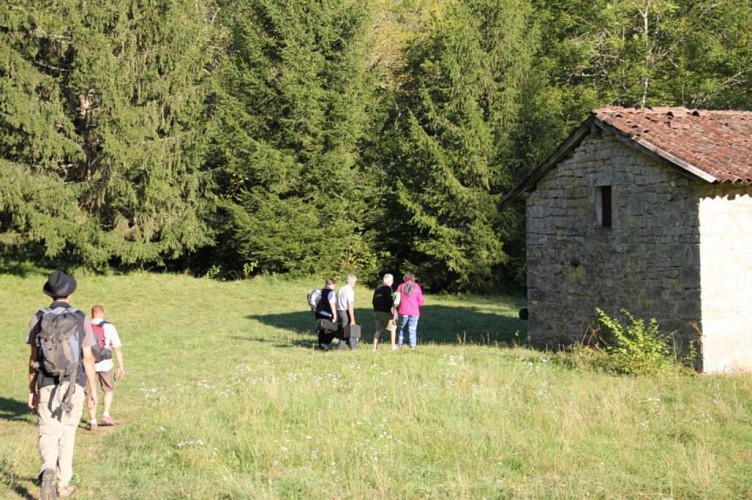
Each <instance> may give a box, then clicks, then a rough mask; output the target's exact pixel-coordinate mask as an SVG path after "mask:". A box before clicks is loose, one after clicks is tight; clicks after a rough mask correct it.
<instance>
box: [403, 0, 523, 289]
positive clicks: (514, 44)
mask: <svg viewBox="0 0 752 500" xmlns="http://www.w3.org/2000/svg"><path fill="white" fill-rule="evenodd" d="M529 14H530V9H529V5H528V4H527V3H526V2H525V1H523V0H472V1H468V2H457V3H456V4H454V5H453V8H452V9H451V10H449V12H448V13H447V16H446V17H444V18H440V19H437V22H436V25H435V26H434V27H433V29H432V30H431V31H430V32H429V33H428V34H427V35H426V36H425V37H424V38H418V39H416V40H415V41H414V43H412V44H411V45H410V46H409V47H408V49H407V61H408V63H407V66H406V74H405V76H404V82H403V85H402V86H401V88H400V89H399V91H398V96H397V102H398V106H399V108H398V110H397V114H396V115H395V117H394V122H393V128H392V129H391V134H392V136H391V140H393V141H395V143H396V144H398V146H397V147H396V148H395V149H394V150H393V156H392V157H391V159H390V161H391V163H390V165H389V167H388V168H389V172H390V174H391V175H392V176H393V177H394V178H395V179H396V202H395V203H393V204H390V206H389V208H388V211H389V213H390V217H389V221H390V222H389V223H390V224H391V225H392V231H393V232H392V235H393V240H392V241H395V245H396V246H395V250H394V252H395V255H396V257H397V258H396V260H397V261H398V262H402V267H408V266H413V267H415V268H417V269H418V271H419V273H420V274H421V276H422V279H423V280H424V282H426V283H427V284H429V286H433V287H437V288H443V287H452V288H454V289H480V288H482V287H483V286H484V285H487V284H488V283H489V281H492V280H493V279H494V278H493V276H494V273H493V270H494V268H495V266H497V265H498V264H500V263H501V262H503V261H504V259H505V254H504V252H503V249H502V242H503V239H504V237H505V235H504V233H503V232H502V229H503V228H504V227H505V221H504V218H505V215H504V214H502V213H500V212H499V210H498V206H497V203H498V194H499V193H500V192H502V191H503V188H504V186H506V185H508V181H509V172H508V165H507V162H508V160H509V158H508V157H509V154H510V151H511V138H512V133H513V131H514V129H515V126H516V119H517V114H518V110H519V105H520V104H519V92H520V88H521V85H522V82H523V80H524V78H525V74H526V71H525V70H526V68H527V66H528V65H529V64H530V60H531V55H530V51H529V46H530V43H531V41H530V39H529V38H530V36H531V33H532V31H531V30H530V26H529V22H528V20H527V18H528V16H529Z"/></svg>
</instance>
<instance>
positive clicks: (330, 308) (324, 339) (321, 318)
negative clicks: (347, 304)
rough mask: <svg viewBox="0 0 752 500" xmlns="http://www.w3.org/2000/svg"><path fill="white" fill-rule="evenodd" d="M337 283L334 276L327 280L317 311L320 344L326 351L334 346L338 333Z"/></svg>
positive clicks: (317, 330)
mask: <svg viewBox="0 0 752 500" xmlns="http://www.w3.org/2000/svg"><path fill="white" fill-rule="evenodd" d="M336 284H337V282H336V281H335V280H334V278H328V279H327V280H326V284H325V286H324V288H322V289H321V299H320V300H319V301H318V304H317V305H316V311H315V312H316V333H317V334H318V346H319V347H320V348H321V349H323V350H325V351H328V350H329V349H331V348H332V340H334V337H335V336H336V333H337V293H336V292H335V291H334V286H335V285H336Z"/></svg>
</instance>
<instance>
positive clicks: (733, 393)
mask: <svg viewBox="0 0 752 500" xmlns="http://www.w3.org/2000/svg"><path fill="white" fill-rule="evenodd" d="M77 278H78V281H79V290H78V291H77V293H76V295H75V296H74V303H75V304H76V305H78V306H79V307H82V308H86V309H88V308H89V307H90V306H91V305H92V304H93V303H96V302H98V303H103V304H104V305H105V307H106V309H107V313H108V314H107V316H108V319H109V320H111V321H112V322H114V323H115V324H116V325H117V327H118V329H119V330H120V332H121V335H122V337H123V340H124V342H125V357H126V371H127V373H126V378H125V380H124V381H123V382H122V383H121V384H120V385H119V386H118V390H117V395H116V399H115V404H114V408H113V410H114V416H115V417H116V419H118V420H119V422H120V424H119V425H117V426H115V427H112V428H100V429H99V430H98V431H97V432H96V433H91V432H87V431H86V430H84V429H83V428H82V429H81V431H80V433H79V436H78V441H77V452H76V462H75V470H76V477H75V479H74V480H75V482H76V484H77V485H78V487H79V491H78V492H77V494H76V497H77V498H97V499H130V498H133V499H136V498H139V499H140V498H161V499H178V498H195V499H200V498H228V499H230V498H232V499H235V498H239V499H242V498H269V499H273V498H327V499H328V498H583V497H595V498H748V497H752V474H750V473H749V463H750V461H751V460H752V425H751V424H752V417H751V416H752V413H751V410H752V381H750V379H749V378H748V377H745V376H728V377H721V376H713V377H710V376H695V377H687V376H672V377H661V378H650V377H642V378H628V377H616V376H610V375H606V374H600V373H592V372H584V371H577V370H572V369H568V368H566V367H564V366H562V365H560V364H556V363H552V362H551V361H550V360H551V358H550V357H549V356H548V355H547V354H546V353H542V352H537V351H532V350H528V349H525V348H522V347H514V346H513V345H514V343H515V340H516V339H519V338H520V337H523V338H524V324H523V323H522V322H520V321H519V320H518V319H517V309H518V308H519V307H520V305H521V301H520V299H519V298H513V297H459V296H442V297H437V296H429V297H428V299H427V301H428V303H427V306H426V307H425V309H424V311H423V316H422V318H421V324H420V326H419V333H420V337H421V342H422V343H421V345H420V348H419V349H418V350H417V351H415V352H409V351H399V352H391V351H390V350H388V348H382V349H380V350H379V351H378V352H376V353H372V352H371V351H370V349H369V348H368V347H367V346H366V345H362V348H361V349H359V350H358V351H355V352H329V353H323V352H319V351H314V350H313V349H312V345H313V342H314V335H313V331H312V326H313V325H312V319H311V315H310V313H309V312H308V311H306V310H305V308H304V304H305V303H304V297H305V294H306V291H307V290H308V289H310V288H312V287H314V286H317V285H319V283H318V282H316V281H299V282H290V281H286V280H282V279H276V278H273V277H265V278H262V279H254V280H248V281H237V282H215V281H210V280H207V279H195V278H191V277H188V276H180V275H157V274H148V273H136V274H129V275H125V276H77ZM44 279H45V276H44V275H43V274H39V273H36V272H34V271H33V270H32V271H28V272H20V271H18V270H16V272H15V273H14V274H6V275H2V276H0V304H2V314H0V360H1V361H2V362H1V363H0V497H3V498H5V497H7V498H35V497H36V495H37V488H36V486H35V485H34V479H35V477H36V474H37V472H38V470H37V469H38V466H39V458H38V455H37V450H36V428H35V425H34V422H35V419H34V417H33V415H32V414H31V413H29V412H28V411H27V410H26V409H25V401H26V396H25V394H26V392H25V389H26V383H25V381H26V366H27V359H28V347H27V346H25V345H24V338H25V327H26V323H27V320H28V317H29V315H30V314H31V313H33V312H34V311H35V310H36V308H38V307H40V306H43V305H46V304H45V297H44V295H42V293H41V288H42V284H43V283H44ZM370 295H371V292H370V289H369V287H367V286H365V285H364V284H361V285H360V286H358V288H357V289H356V300H357V302H358V306H359V307H358V308H357V310H356V315H357V317H358V319H359V322H360V323H361V324H362V325H365V332H366V340H370V329H371V314H370V310H369V308H368V306H369V304H370Z"/></svg>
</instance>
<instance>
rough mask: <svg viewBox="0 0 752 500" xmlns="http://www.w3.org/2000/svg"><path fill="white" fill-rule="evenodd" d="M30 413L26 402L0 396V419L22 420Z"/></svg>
mask: <svg viewBox="0 0 752 500" xmlns="http://www.w3.org/2000/svg"><path fill="white" fill-rule="evenodd" d="M30 413H31V410H29V407H28V406H27V405H26V403H24V402H21V401H16V400H15V399H8V398H0V420H9V421H16V422H22V421H25V420H28V416H29V414H30Z"/></svg>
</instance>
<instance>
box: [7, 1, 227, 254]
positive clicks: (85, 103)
mask: <svg viewBox="0 0 752 500" xmlns="http://www.w3.org/2000/svg"><path fill="white" fill-rule="evenodd" d="M209 13H210V11H209V5H208V4H204V3H201V2H194V1H187V0H168V1H164V2H159V3H149V2H147V3H144V2H138V1H124V2H108V1H92V2H86V3H81V2H78V1H74V0H61V1H59V2H55V3H52V4H48V5H45V6H40V5H39V4H38V2H33V1H30V0H17V1H14V2H13V3H12V4H11V5H10V6H9V8H8V9H6V10H5V11H4V12H3V13H0V130H2V137H0V158H2V159H3V161H2V162H0V168H2V169H3V177H4V178H5V177H6V176H9V178H10V179H12V185H13V189H12V190H7V191H6V190H3V195H2V198H1V199H0V232H1V233H2V234H3V236H4V242H5V243H6V245H12V246H13V247H14V248H19V246H24V245H31V246H34V247H37V246H42V247H44V250H45V253H46V255H47V257H59V258H63V259H67V260H69V261H70V262H71V263H74V264H84V265H90V266H105V265H107V264H108V263H115V264H124V265H144V264H162V263H164V262H165V259H171V258H176V257H179V256H181V255H184V254H185V253H186V252H187V251H190V250H192V249H196V248H198V247H200V246H202V245H205V244H208V243H210V242H211V231H210V230H209V227H208V226H207V225H206V223H205V222H204V221H203V219H204V217H205V214H204V212H205V210H206V201H205V199H206V198H205V196H204V193H205V187H206V182H205V179H204V177H202V175H201V172H200V168H201V161H202V157H201V155H202V141H203V137H204V134H203V133H202V130H201V124H202V119H201V118H202V116H203V114H204V112H205V107H204V101H205V96H206V89H207V75H208V72H210V71H211V65H212V61H213V59H214V58H215V56H216V54H214V53H213V52H212V51H211V50H209V49H208V47H209V43H208V42H209V40H210V39H211V37H212V27H211V23H210V19H211V18H210V16H209Z"/></svg>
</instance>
